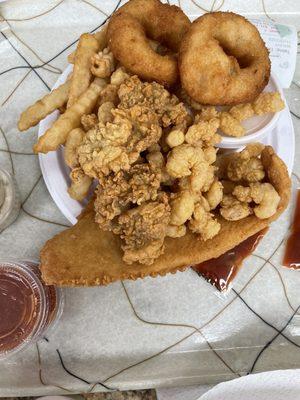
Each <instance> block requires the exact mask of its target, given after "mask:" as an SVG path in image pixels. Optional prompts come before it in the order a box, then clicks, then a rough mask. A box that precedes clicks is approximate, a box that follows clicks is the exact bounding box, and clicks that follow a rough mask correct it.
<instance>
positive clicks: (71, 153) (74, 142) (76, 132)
mask: <svg viewBox="0 0 300 400" xmlns="http://www.w3.org/2000/svg"><path fill="white" fill-rule="evenodd" d="M84 135H85V132H84V131H83V129H81V128H75V129H73V130H71V132H70V133H69V134H68V137H67V140H66V143H65V150H64V157H65V162H66V164H67V165H68V166H69V167H70V168H74V167H76V166H77V164H78V160H77V153H76V149H77V147H78V146H79V145H80V143H81V142H82V140H83V138H84Z"/></svg>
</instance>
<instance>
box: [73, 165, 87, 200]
mask: <svg viewBox="0 0 300 400" xmlns="http://www.w3.org/2000/svg"><path fill="white" fill-rule="evenodd" d="M70 178H71V186H70V187H69V189H68V193H69V195H70V197H72V199H74V200H78V201H82V200H83V199H84V198H85V197H86V196H87V194H88V192H89V189H90V186H91V184H92V182H93V179H92V178H91V177H89V176H87V175H85V173H84V172H83V171H82V169H81V168H80V167H79V168H75V169H73V170H72V171H71V173H70Z"/></svg>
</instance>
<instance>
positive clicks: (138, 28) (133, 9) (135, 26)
mask: <svg viewBox="0 0 300 400" xmlns="http://www.w3.org/2000/svg"><path fill="white" fill-rule="evenodd" d="M190 24H191V23H190V21H189V19H188V17H187V16H186V15H185V14H184V12H183V11H182V10H181V9H180V8H178V7H176V6H170V5H168V4H162V3H161V2H160V1H159V0H131V1H129V2H128V3H126V4H125V5H124V6H123V7H121V8H120V9H119V10H118V11H117V12H116V13H115V14H114V15H113V16H112V18H111V20H110V22H109V25H108V31H107V37H108V42H109V46H110V48H111V51H112V53H113V55H114V56H115V58H116V59H117V60H119V61H120V62H121V63H122V65H124V67H125V68H126V69H128V71H130V72H132V73H134V74H137V75H138V76H140V77H141V78H144V79H146V80H151V81H152V80H155V81H157V82H159V83H162V84H164V85H172V84H174V83H175V82H176V80H177V77H178V68H177V61H176V58H175V57H174V56H172V55H169V54H167V55H160V54H158V53H157V52H156V51H155V50H153V48H152V47H151V45H150V43H149V40H148V38H150V39H153V40H156V41H158V42H160V43H161V44H163V45H165V46H167V47H168V48H169V49H171V50H172V51H174V52H178V50H179V45H180V42H181V40H182V38H183V36H184V34H185V33H186V32H187V30H188V29H189V27H190Z"/></svg>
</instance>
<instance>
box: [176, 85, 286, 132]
mask: <svg viewBox="0 0 300 400" xmlns="http://www.w3.org/2000/svg"><path fill="white" fill-rule="evenodd" d="M179 98H181V99H182V100H184V101H185V102H186V103H187V104H188V105H189V106H190V107H191V108H192V109H194V110H195V111H196V112H198V113H199V117H200V118H201V119H204V120H206V119H208V118H211V117H214V118H217V119H218V121H219V130H220V131H221V132H223V133H224V134H225V135H227V136H233V137H242V136H244V135H245V134H246V128H245V127H244V126H243V121H245V120H247V119H249V118H251V117H253V116H255V115H264V114H268V113H275V112H278V111H281V110H283V109H284V107H285V105H284V101H283V100H282V98H281V96H280V94H279V93H278V92H263V93H260V94H259V95H258V97H257V98H256V99H255V100H254V101H253V102H252V103H244V104H238V105H236V106H233V107H230V108H228V109H227V110H226V109H223V110H221V111H218V110H217V109H216V107H214V106H203V105H202V104H199V103H197V102H195V101H194V100H192V99H191V98H190V97H189V96H188V95H187V94H186V93H185V92H184V90H181V91H180V93H179Z"/></svg>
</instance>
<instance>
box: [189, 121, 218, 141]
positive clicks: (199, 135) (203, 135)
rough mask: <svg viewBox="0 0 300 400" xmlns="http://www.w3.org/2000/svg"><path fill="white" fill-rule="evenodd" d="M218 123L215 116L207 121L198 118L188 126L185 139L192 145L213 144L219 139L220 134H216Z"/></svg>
mask: <svg viewBox="0 0 300 400" xmlns="http://www.w3.org/2000/svg"><path fill="white" fill-rule="evenodd" d="M219 125H220V123H219V120H218V119H217V118H213V119H210V120H209V121H202V120H199V121H198V122H197V123H195V124H194V125H192V126H190V127H189V129H188V131H187V133H186V135H185V141H186V142H187V143H189V144H192V145H194V146H201V147H202V146H214V145H215V144H217V143H219V142H220V141H221V136H220V135H218V134H217V129H218V127H219Z"/></svg>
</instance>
